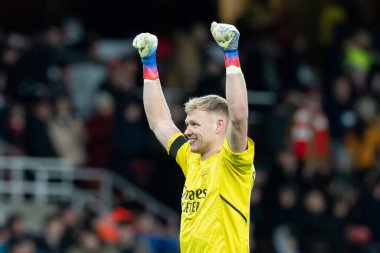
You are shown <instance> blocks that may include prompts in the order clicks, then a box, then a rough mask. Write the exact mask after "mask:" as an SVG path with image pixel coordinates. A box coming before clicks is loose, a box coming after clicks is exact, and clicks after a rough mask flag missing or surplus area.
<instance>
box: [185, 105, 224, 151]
mask: <svg viewBox="0 0 380 253" xmlns="http://www.w3.org/2000/svg"><path fill="white" fill-rule="evenodd" d="M185 123H186V126H187V128H186V131H185V135H186V137H187V138H188V139H189V143H190V150H191V151H192V152H194V153H199V154H204V153H206V152H207V151H208V150H209V149H210V148H211V147H212V145H213V143H214V141H215V137H216V133H217V131H218V119H217V116H216V115H215V113H212V112H207V111H203V110H195V111H194V112H193V113H191V114H188V115H187V117H186V120H185ZM219 127H220V126H219Z"/></svg>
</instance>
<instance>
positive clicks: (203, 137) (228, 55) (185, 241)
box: [133, 22, 255, 253]
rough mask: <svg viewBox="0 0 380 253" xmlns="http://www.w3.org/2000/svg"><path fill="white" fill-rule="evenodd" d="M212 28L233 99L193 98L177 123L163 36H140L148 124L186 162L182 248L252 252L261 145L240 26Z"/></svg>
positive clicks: (195, 252)
mask: <svg viewBox="0 0 380 253" xmlns="http://www.w3.org/2000/svg"><path fill="white" fill-rule="evenodd" d="M211 33H212V36H213V37H214V39H215V41H216V42H217V43H218V45H219V46H220V47H221V49H222V50H223V52H224V59H225V66H226V98H222V97H220V96H217V95H207V96H203V97H196V98H191V99H190V100H189V101H188V102H186V103H185V111H186V114H187V117H186V120H185V123H186V126H187V127H186V130H185V132H184V133H181V132H180V131H179V130H178V128H177V127H176V126H175V125H174V123H173V121H172V119H171V115H170V111H169V108H168V106H167V103H166V101H165V98H164V95H163V92H162V88H161V83H160V79H159V75H158V70H157V65H156V49H157V43H158V41H157V37H156V36H154V35H152V34H149V33H141V34H139V35H137V36H136V38H135V39H134V40H133V46H134V47H135V48H137V49H138V51H139V54H140V56H141V60H142V64H143V77H144V95H143V100H144V109H145V113H146V116H147V119H148V122H149V126H150V128H151V129H152V131H153V132H154V133H155V135H156V137H157V139H158V140H159V141H160V143H161V144H162V145H163V146H164V147H165V148H166V149H167V152H168V154H169V155H170V156H172V157H173V158H174V159H175V160H176V161H177V163H178V164H179V166H180V167H181V169H182V171H183V173H184V175H185V177H186V181H185V185H184V187H183V193H182V197H181V207H182V214H181V231H180V247H181V252H182V253H204V252H207V253H208V252H209V253H218V252H231V253H232V252H237V253H244V252H249V209H250V193H251V188H252V186H253V180H254V178H253V176H254V172H255V171H254V166H253V157H254V144H253V142H252V140H251V139H250V138H249V137H248V136H247V132H248V102H247V89H246V84H245V79H244V76H243V74H242V71H241V68H240V61H239V54H238V42H239V36H240V34H239V31H238V30H237V29H236V27H235V26H233V25H229V24H222V23H216V22H213V23H212V24H211Z"/></svg>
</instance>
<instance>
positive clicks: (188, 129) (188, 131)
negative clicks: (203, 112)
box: [185, 126, 192, 136]
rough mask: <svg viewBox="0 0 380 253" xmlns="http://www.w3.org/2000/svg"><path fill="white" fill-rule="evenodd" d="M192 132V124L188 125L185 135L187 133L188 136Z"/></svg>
mask: <svg viewBox="0 0 380 253" xmlns="http://www.w3.org/2000/svg"><path fill="white" fill-rule="evenodd" d="M191 133H192V131H191V129H190V126H187V127H186V130H185V135H186V136H189V135H191Z"/></svg>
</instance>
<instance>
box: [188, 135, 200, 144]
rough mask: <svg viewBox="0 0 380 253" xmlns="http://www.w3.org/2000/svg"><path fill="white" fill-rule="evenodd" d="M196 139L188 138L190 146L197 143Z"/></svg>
mask: <svg viewBox="0 0 380 253" xmlns="http://www.w3.org/2000/svg"><path fill="white" fill-rule="evenodd" d="M197 140H198V139H197V138H194V137H189V143H190V145H193V144H194V143H195V142H197Z"/></svg>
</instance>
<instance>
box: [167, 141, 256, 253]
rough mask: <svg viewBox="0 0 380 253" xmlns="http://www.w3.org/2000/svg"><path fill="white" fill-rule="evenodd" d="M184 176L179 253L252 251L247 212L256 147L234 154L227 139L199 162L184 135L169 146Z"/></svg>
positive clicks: (249, 145)
mask: <svg viewBox="0 0 380 253" xmlns="http://www.w3.org/2000/svg"><path fill="white" fill-rule="evenodd" d="M167 150H168V153H169V154H170V155H171V156H172V157H174V158H175V159H176V161H177V163H178V164H179V166H180V167H181V168H182V171H183V173H184V174H185V177H186V181H185V185H184V188H183V192H182V198H181V206H182V215H181V233H180V244H181V253H208V252H210V253H222V252H226V253H235V252H236V253H248V252H249V209H250V196H251V189H252V187H253V181H254V176H255V175H254V173H255V169H254V166H253V157H254V144H253V141H252V140H251V139H248V148H247V149H246V150H245V151H244V152H241V153H234V152H233V151H232V150H231V149H230V147H229V145H228V143H227V140H226V139H225V140H224V143H223V146H222V149H221V151H220V152H219V153H216V154H214V155H213V156H211V157H209V158H207V159H205V160H203V161H202V160H201V156H200V155H199V154H196V153H193V152H191V151H190V144H189V142H188V141H187V140H186V138H185V136H184V135H182V134H176V135H174V136H173V137H172V138H171V139H170V141H169V144H168V147H167Z"/></svg>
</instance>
